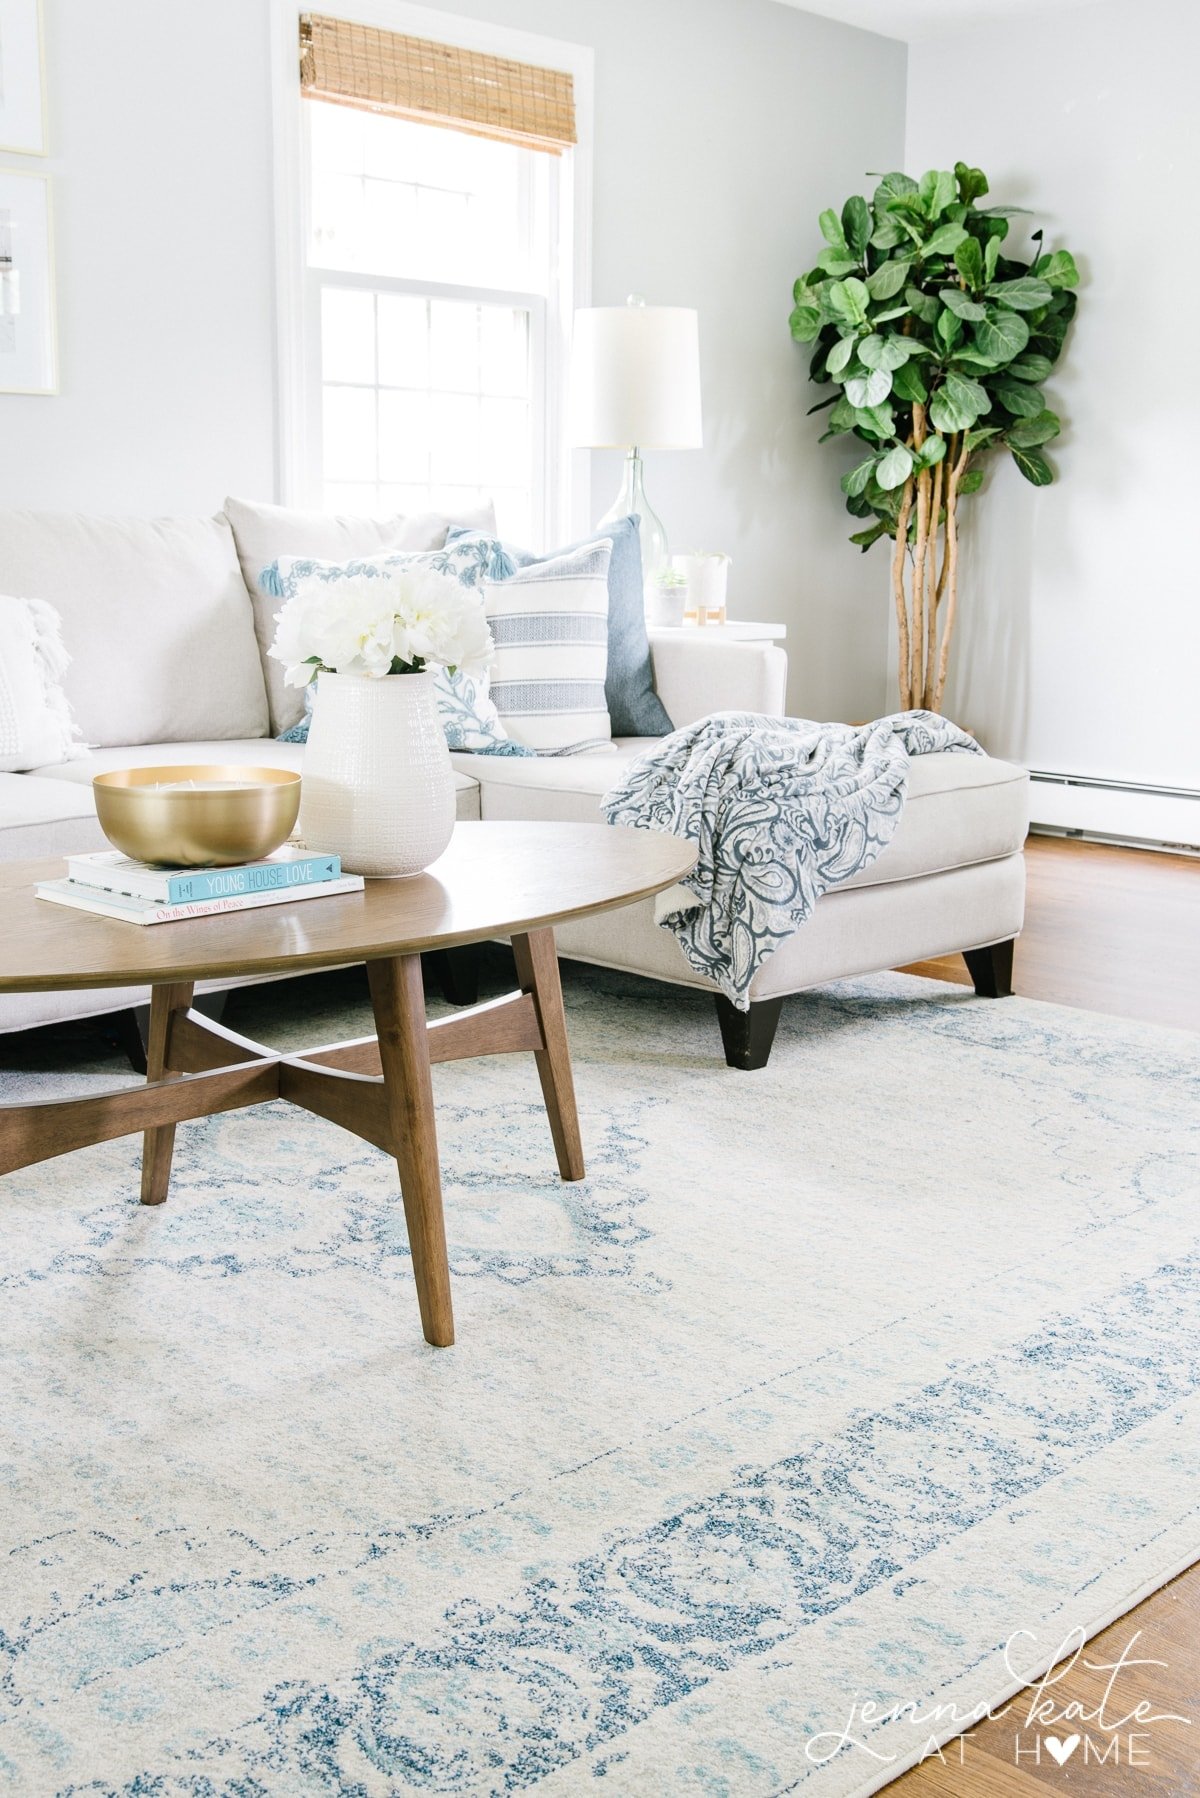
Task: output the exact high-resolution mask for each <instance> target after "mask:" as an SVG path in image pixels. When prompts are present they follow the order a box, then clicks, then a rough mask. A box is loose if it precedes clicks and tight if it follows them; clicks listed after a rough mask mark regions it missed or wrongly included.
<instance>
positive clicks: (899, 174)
mask: <svg viewBox="0 0 1200 1798" xmlns="http://www.w3.org/2000/svg"><path fill="white" fill-rule="evenodd" d="M916 191H917V184H916V182H915V181H914V180H913V178H912V176H911V175H906V174H904V173H903V171H902V170H900V169H893V170H892V172H891V174H890V175H884V176H883V178H882V179H881V181H880V183H879V186H878V187H877V188H876V189H875V192H874V194H873V195H872V199H873V201H874V203H875V205H876V206H878V207H879V208H880V210H881V211H882V210H883V209H884V208H885V207H886V206H887V203H888V201H889V200H894V199H895V198H896V197H897V195H899V194H915V193H916Z"/></svg>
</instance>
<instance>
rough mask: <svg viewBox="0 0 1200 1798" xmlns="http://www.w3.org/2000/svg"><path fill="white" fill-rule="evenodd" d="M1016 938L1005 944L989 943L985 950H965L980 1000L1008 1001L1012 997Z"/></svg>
mask: <svg viewBox="0 0 1200 1798" xmlns="http://www.w3.org/2000/svg"><path fill="white" fill-rule="evenodd" d="M1015 942H1016V938H1015V937H1011V936H1010V937H1009V938H1008V941H1007V942H1004V943H989V944H988V945H987V947H986V948H984V949H964V950H963V960H964V961H965V962H966V964H967V973H968V974H969V975H970V976H971V979H972V980H973V981H974V983H975V992H976V995H977V996H978V997H979V998H980V999H1008V998H1010V997H1011V996H1012V990H1013V985H1012V972H1013V945H1014V943H1015Z"/></svg>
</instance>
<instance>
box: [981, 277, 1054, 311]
mask: <svg viewBox="0 0 1200 1798" xmlns="http://www.w3.org/2000/svg"><path fill="white" fill-rule="evenodd" d="M1053 293H1054V290H1053V289H1052V288H1051V287H1050V286H1049V284H1048V283H1047V282H1045V281H1035V280H1034V278H1033V277H1032V275H1023V276H1022V277H1021V278H1020V279H1019V280H1016V281H994V282H993V283H992V284H991V286H990V287H989V288H988V297H989V299H993V300H999V302H1000V304H1001V305H1002V306H1011V307H1012V309H1013V311H1014V312H1036V311H1037V309H1038V307H1039V306H1045V305H1047V304H1048V303H1049V301H1050V300H1051V299H1052V298H1053Z"/></svg>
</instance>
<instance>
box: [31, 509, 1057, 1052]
mask: <svg viewBox="0 0 1200 1798" xmlns="http://www.w3.org/2000/svg"><path fill="white" fill-rule="evenodd" d="M264 519H265V521H266V527H267V528H266V536H265V538H264V536H263V533H262V530H260V529H259V528H258V527H259V526H261V525H262V523H263V520H264ZM470 522H478V521H477V520H471V521H470ZM255 523H256V531H255V536H256V544H255V546H254V547H253V549H252V550H251V552H250V554H249V561H248V560H247V556H246V554H244V555H243V561H242V563H241V564H239V560H238V553H237V551H238V544H237V543H235V540H234V536H233V533H232V530H231V528H230V525H229V522H228V519H227V518H226V517H225V515H224V514H218V515H217V517H215V518H211V519H183V520H165V521H164V520H151V521H140V520H95V519H80V518H75V517H63V518H54V517H51V516H48V515H35V514H29V513H9V514H7V515H3V514H0V593H11V594H17V595H21V596H23V597H31V598H41V599H46V600H49V601H50V602H51V603H52V604H53V605H55V606H57V607H58V609H59V611H60V613H61V615H62V618H63V635H64V640H65V643H66V647H67V649H68V651H69V652H70V653H71V655H72V657H73V661H72V665H71V667H70V669H69V670H68V672H67V676H66V680H65V685H66V688H67V692H68V697H69V698H70V700H71V702H72V704H73V707H74V710H75V713H76V717H77V718H78V721H79V724H80V727H81V729H82V731H83V733H84V735H85V737H86V738H87V739H88V741H89V743H90V744H92V745H93V747H91V748H90V749H89V750H88V752H87V753H86V754H85V755H82V756H81V757H79V758H78V759H76V760H72V761H68V762H63V763H60V764H56V765H54V766H51V767H41V768H33V769H30V770H29V771H27V772H23V773H19V774H6V773H0V860H4V861H11V860H15V859H18V858H26V857H42V856H59V855H66V854H67V853H69V852H74V851H79V850H84V849H94V848H99V847H101V846H103V841H104V839H103V837H102V835H101V832H100V829H99V825H98V824H97V821H96V816H95V810H94V806H93V803H92V794H91V779H92V776H93V774H96V773H99V772H101V771H102V770H105V769H110V768H120V767H132V766H138V765H146V764H168V763H187V762H215V761H225V762H232V763H241V764H251V763H260V764H270V765H273V766H287V767H300V766H301V765H302V761H303V749H302V748H301V747H299V746H298V745H294V744H289V743H281V742H277V741H276V740H275V739H274V736H273V734H272V732H273V720H272V715H271V713H272V706H271V700H270V697H269V693H268V681H267V678H266V672H265V670H264V661H263V654H262V651H263V647H264V646H265V642H266V641H267V640H269V610H270V608H271V606H272V603H273V602H270V601H267V600H266V599H265V598H264V597H263V596H262V595H260V594H257V593H252V592H251V591H249V590H248V585H247V580H246V579H244V578H243V574H244V572H245V574H246V575H247V576H248V577H250V576H251V569H252V567H253V563H254V561H256V560H258V559H260V558H261V556H262V553H263V549H262V545H263V543H264V541H266V539H268V538H270V537H272V536H274V537H275V547H274V549H273V551H272V553H273V554H284V553H298V554H318V555H321V554H324V555H331V556H336V555H337V554H339V553H345V554H366V553H372V551H377V550H379V549H386V548H389V547H425V546H427V547H435V546H436V544H437V542H439V541H440V540H441V537H442V536H443V535H444V532H445V528H446V520H445V519H440V520H439V519H436V518H427V519H421V520H394V521H388V522H386V523H383V524H369V523H368V522H367V521H338V520H328V519H315V518H305V519H298V518H297V517H296V516H295V515H290V514H286V513H283V512H278V511H275V510H274V509H270V508H266V509H258V516H257V518H256V521H255ZM364 532H366V533H367V535H368V540H367V541H364V536H363V533H364ZM245 536H246V533H245V531H243V532H242V533H241V541H242V547H243V550H244V551H245V549H246V543H245ZM267 559H270V558H269V557H268V558H267ZM251 578H252V577H251ZM651 649H652V658H653V664H654V674H655V684H656V686H657V689H658V692H659V694H660V696H661V698H662V700H663V703H664V705H665V706H666V708H667V711H668V712H669V714H670V715H671V717H672V719H673V720H674V722H675V723H676V725H683V724H686V723H690V722H691V721H693V720H694V719H696V718H699V717H703V716H704V715H705V714H706V713H708V712H712V711H717V710H724V709H737V710H747V711H757V712H764V713H773V714H779V713H782V711H783V708H784V687H785V679H786V673H787V660H786V657H785V655H784V653H783V651H782V650H781V649H779V648H778V647H776V646H775V645H773V644H770V643H765V642H764V643H759V642H754V643H749V642H728V641H726V640H723V639H722V640H720V641H713V640H711V639H707V638H705V637H704V636H702V635H700V634H697V636H696V637H688V636H686V635H682V634H680V633H671V632H668V633H662V634H654V633H652V636H651ZM270 672H271V674H272V676H274V675H275V672H276V671H275V669H274V668H273V667H272V668H271V670H270ZM270 684H271V687H272V688H273V689H274V690H275V691H276V692H277V691H278V689H277V687H276V683H275V681H274V680H272V682H271V683H270ZM643 744H644V740H638V739H625V740H622V741H619V742H618V743H617V745H616V747H615V749H614V750H613V751H611V752H608V753H605V754H598V755H594V756H578V757H571V758H564V759H557V758H555V759H538V760H536V761H534V760H522V759H509V758H504V757H489V756H470V755H459V754H456V755H455V756H453V758H452V759H453V762H454V766H455V773H456V780H457V785H458V815H459V817H460V818H484V819H490V818H517V819H526V818H539V819H550V820H554V819H560V820H590V819H598V817H599V809H598V806H599V799H600V796H601V795H602V794H603V793H604V792H605V790H606V789H607V788H608V787H609V786H610V785H612V784H613V782H614V781H615V779H616V777H617V774H618V772H619V769H620V767H621V765H622V764H623V763H624V762H626V761H627V760H629V759H630V758H632V757H633V756H635V755H636V754H638V753H639V751H640V750H641V748H642V747H643ZM1027 828H1028V782H1027V777H1026V775H1025V773H1024V771H1023V770H1021V769H1019V768H1015V767H1013V766H1011V765H1010V764H1008V763H1005V762H1000V761H996V760H994V759H992V758H990V757H982V756H980V757H973V756H963V755H933V756H924V757H919V758H916V759H914V761H913V763H912V767H911V771H910V783H909V800H908V805H907V808H906V810H905V813H904V817H903V819H902V821H901V824H900V827H899V830H898V831H897V834H896V836H895V838H894V840H893V842H892V843H891V845H890V846H889V847H888V849H887V850H886V851H885V852H884V853H883V855H881V856H880V858H879V860H878V861H877V862H875V863H874V864H873V866H872V867H870V868H869V869H867V870H866V871H865V872H864V873H863V874H862V875H860V876H858V877H857V878H856V879H854V880H853V881H851V882H849V883H848V884H847V885H845V886H843V887H840V888H838V889H837V890H836V891H835V892H833V893H830V894H827V895H826V897H825V898H824V899H822V900H821V901H820V903H819V904H818V906H817V908H816V911H815V913H814V915H813V917H812V918H811V919H810V921H809V922H808V923H807V924H806V925H805V927H804V928H803V929H802V930H801V931H799V932H798V933H797V935H796V936H795V937H794V938H793V939H792V940H791V941H790V942H789V943H787V944H785V945H784V946H783V947H782V948H781V949H780V950H778V951H777V953H776V954H775V955H774V956H773V957H772V958H771V959H770V961H768V962H767V963H766V964H765V966H764V967H763V969H762V971H761V972H760V974H759V977H758V979H757V981H756V983H755V986H754V988H753V990H752V1000H753V1003H752V1006H751V1010H750V1013H749V1014H748V1015H747V1014H739V1013H735V1012H734V1011H733V1010H732V1008H731V1007H730V1006H728V1005H727V1004H726V1002H725V1001H724V1000H718V1007H717V1009H718V1016H719V1018H720V1022H721V1027H722V1034H723V1038H724V1043H725V1050H726V1058H727V1060H728V1061H729V1062H730V1065H732V1066H736V1067H754V1066H761V1065H762V1064H763V1062H764V1061H765V1060H766V1057H767V1054H768V1053H769V1051H770V1044H771V1038H772V1036H773V1033H774V1028H775V1023H776V1021H777V1019H778V1015H779V1008H780V1005H781V1003H782V1000H783V998H784V997H785V996H786V995H787V994H790V993H795V992H798V991H801V990H802V989H804V988H806V987H810V986H814V985H818V984H820V983H822V982H825V981H828V980H832V979H835V978H838V977H841V976H845V975H850V974H857V973H866V972H871V971H873V970H876V969H881V968H888V967H894V966H897V965H899V964H902V963H904V962H909V961H917V960H921V959H924V958H926V957H929V956H932V955H937V954H945V953H948V952H950V951H963V952H964V953H965V954H966V957H967V962H968V966H969V968H970V969H971V972H972V975H973V977H974V979H975V984H976V989H977V991H979V992H981V993H987V994H992V995H996V994H999V993H1002V992H1004V991H1007V990H1009V989H1008V977H1009V972H1010V970H1011V943H1012V939H1013V938H1014V937H1015V936H1016V934H1017V932H1018V931H1019V930H1020V927H1021V922H1022V915H1023V905H1024V864H1023V857H1022V846H1023V843H1024V840H1025V835H1026V832H1027ZM559 944H560V948H561V950H562V952H563V954H565V955H567V956H573V957H576V958H578V959H580V960H583V961H590V962H595V963H599V964H601V965H604V966H610V967H616V968H624V969H628V970H631V971H632V972H635V973H639V974H646V975H650V976H652V977H655V978H657V979H661V980H667V981H674V982H678V983H680V984H683V985H687V986H692V987H701V988H703V987H704V986H705V985H706V983H705V982H704V981H703V980H702V979H701V978H699V977H698V976H697V975H695V974H694V973H693V972H692V971H691V969H690V968H689V967H688V965H687V963H686V962H685V961H684V959H683V956H682V954H681V953H680V951H679V949H678V948H677V946H676V944H675V942H674V939H673V938H672V937H671V936H670V935H669V933H667V932H665V931H664V930H662V929H661V928H659V927H658V926H657V925H656V924H655V922H654V917H653V908H652V906H651V905H650V904H647V903H643V904H640V905H636V906H631V907H628V908H626V909H624V910H622V911H618V912H611V913H608V914H606V915H603V916H600V917H596V918H592V919H587V920H585V921H583V922H582V923H578V924H574V925H571V926H568V927H567V928H565V929H563V930H562V931H560V933H559ZM145 997H146V995H145V994H141V993H131V992H130V991H129V990H128V989H126V990H123V991H120V992H118V991H112V992H106V991H97V992H89V993H70V994H66V993H64V994H36V995H35V994H30V995H25V996H20V997H8V998H4V999H0V1031H12V1030H17V1029H23V1028H27V1027H30V1026H32V1025H36V1024H50V1023H54V1022H56V1021H59V1020H61V1019H64V1018H68V1017H79V1016H84V1015H96V1014H100V1013H104V1012H108V1011H112V1010H116V1009H118V1008H121V1007H128V1006H129V1005H131V1004H136V1003H139V1002H141V1001H143V1000H144V999H145Z"/></svg>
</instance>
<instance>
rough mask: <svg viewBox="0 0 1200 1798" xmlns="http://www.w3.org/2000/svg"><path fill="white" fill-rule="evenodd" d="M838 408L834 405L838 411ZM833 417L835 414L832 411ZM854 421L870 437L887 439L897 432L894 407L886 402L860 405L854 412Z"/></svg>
mask: <svg viewBox="0 0 1200 1798" xmlns="http://www.w3.org/2000/svg"><path fill="white" fill-rule="evenodd" d="M836 410H837V408H836V406H835V407H834V411H835V412H836ZM830 416H831V417H832V416H833V414H832V413H831V414H830ZM854 423H855V425H856V426H857V428H858V429H859V430H860V431H865V432H866V433H867V435H868V436H869V437H880V438H883V439H885V440H886V439H887V438H889V437H894V436H895V434H896V420H895V416H894V414H893V412H892V408H891V407H890V406H889V405H888V404H887V403H886V402H885V403H884V404H883V405H882V406H859V407H858V408H856V410H855V413H854Z"/></svg>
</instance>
